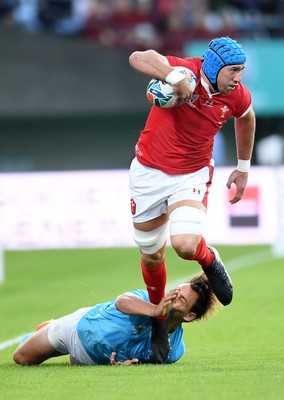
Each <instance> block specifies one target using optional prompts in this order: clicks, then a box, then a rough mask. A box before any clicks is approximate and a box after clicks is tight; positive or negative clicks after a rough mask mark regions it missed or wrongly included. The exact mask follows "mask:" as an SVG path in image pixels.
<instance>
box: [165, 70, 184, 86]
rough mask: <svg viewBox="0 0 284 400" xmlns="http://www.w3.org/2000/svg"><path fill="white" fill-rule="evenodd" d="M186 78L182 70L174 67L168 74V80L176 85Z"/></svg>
mask: <svg viewBox="0 0 284 400" xmlns="http://www.w3.org/2000/svg"><path fill="white" fill-rule="evenodd" d="M184 78H185V76H184V74H183V73H182V72H180V71H177V70H176V69H174V70H173V71H171V72H170V73H169V74H168V75H167V77H166V82H168V83H169V84H170V85H172V86H174V85H176V84H177V83H179V82H180V81H182V80H183V79H184Z"/></svg>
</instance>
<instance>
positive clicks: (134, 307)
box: [115, 289, 179, 317]
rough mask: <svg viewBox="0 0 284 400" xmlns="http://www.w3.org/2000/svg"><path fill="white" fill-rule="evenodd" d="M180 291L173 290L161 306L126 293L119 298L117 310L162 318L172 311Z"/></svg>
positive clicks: (116, 304)
mask: <svg viewBox="0 0 284 400" xmlns="http://www.w3.org/2000/svg"><path fill="white" fill-rule="evenodd" d="M178 292H179V289H173V290H171V291H170V292H169V293H168V294H167V295H166V296H165V297H164V298H163V299H162V300H161V302H160V303H159V304H152V303H149V302H148V301H145V300H143V299H141V298H140V297H138V296H136V295H135V294H133V293H131V292H126V293H123V294H121V295H120V296H118V297H117V299H116V301H115V306H116V308H117V309H118V310H119V311H120V312H122V313H124V314H128V315H145V316H148V317H162V316H163V315H165V314H167V313H168V312H169V311H170V310H171V309H172V305H173V302H174V300H175V299H176V297H177V294H178Z"/></svg>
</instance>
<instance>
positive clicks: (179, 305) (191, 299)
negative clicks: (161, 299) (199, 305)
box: [173, 283, 198, 321]
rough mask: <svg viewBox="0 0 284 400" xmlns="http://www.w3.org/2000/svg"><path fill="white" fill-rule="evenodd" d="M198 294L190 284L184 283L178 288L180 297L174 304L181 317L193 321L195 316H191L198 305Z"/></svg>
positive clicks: (178, 296)
mask: <svg viewBox="0 0 284 400" xmlns="http://www.w3.org/2000/svg"><path fill="white" fill-rule="evenodd" d="M197 298H198V294H197V293H196V292H195V291H194V290H193V289H192V288H191V286H190V284H189V283H183V284H182V285H179V286H178V295H177V298H176V299H175V301H174V303H173V308H174V309H175V312H176V313H178V315H179V316H180V317H183V318H185V319H186V320H188V321H189V320H193V319H194V318H195V314H194V315H191V314H192V313H191V312H190V310H191V308H192V306H193V305H194V304H195V303H196V301H197Z"/></svg>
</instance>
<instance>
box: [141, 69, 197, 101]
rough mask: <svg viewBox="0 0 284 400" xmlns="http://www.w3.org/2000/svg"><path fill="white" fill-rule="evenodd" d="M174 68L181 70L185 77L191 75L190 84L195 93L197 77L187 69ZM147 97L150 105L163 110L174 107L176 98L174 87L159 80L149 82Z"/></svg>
mask: <svg viewBox="0 0 284 400" xmlns="http://www.w3.org/2000/svg"><path fill="white" fill-rule="evenodd" d="M173 68H174V69H177V70H179V71H180V72H181V73H183V74H184V75H187V74H191V77H190V79H189V83H190V86H191V89H192V91H194V89H195V87H196V76H195V75H194V73H193V72H192V71H191V70H190V69H188V68H186V67H179V66H178V67H173ZM146 95H147V99H148V100H149V101H150V103H152V104H154V105H155V106H158V107H162V108H169V107H172V103H173V101H174V96H175V95H174V92H173V87H172V85H170V84H169V83H167V82H165V81H160V80H158V79H152V80H151V81H150V82H149V84H148V86H147V91H146Z"/></svg>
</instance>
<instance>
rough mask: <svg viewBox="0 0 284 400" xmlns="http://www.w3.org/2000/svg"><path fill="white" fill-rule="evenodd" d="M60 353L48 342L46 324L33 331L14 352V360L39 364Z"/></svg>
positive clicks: (21, 362)
mask: <svg viewBox="0 0 284 400" xmlns="http://www.w3.org/2000/svg"><path fill="white" fill-rule="evenodd" d="M58 355H60V353H58V352H57V351H56V350H54V348H53V347H52V346H51V345H50V344H49V341H48V326H45V327H44V328H42V329H40V330H39V331H37V332H35V333H34V334H33V335H32V336H31V337H30V338H29V339H27V341H26V342H24V343H23V344H22V345H21V346H20V347H18V349H17V350H16V351H15V353H14V360H15V361H16V362H19V363H20V364H39V363H41V362H43V361H44V360H46V359H48V358H50V357H56V356H58Z"/></svg>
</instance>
